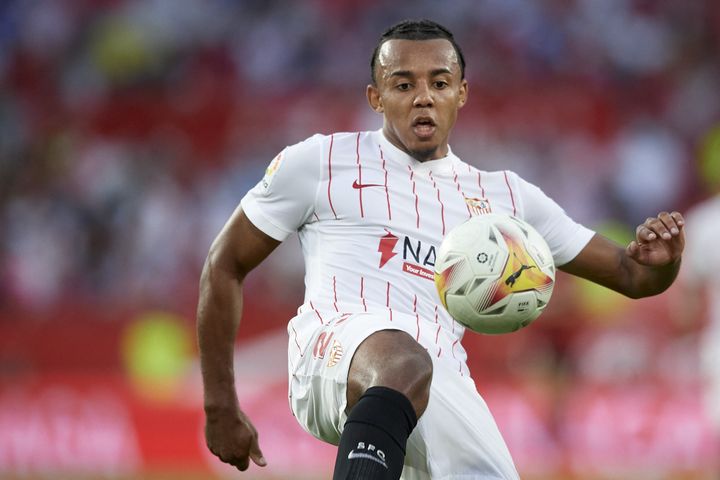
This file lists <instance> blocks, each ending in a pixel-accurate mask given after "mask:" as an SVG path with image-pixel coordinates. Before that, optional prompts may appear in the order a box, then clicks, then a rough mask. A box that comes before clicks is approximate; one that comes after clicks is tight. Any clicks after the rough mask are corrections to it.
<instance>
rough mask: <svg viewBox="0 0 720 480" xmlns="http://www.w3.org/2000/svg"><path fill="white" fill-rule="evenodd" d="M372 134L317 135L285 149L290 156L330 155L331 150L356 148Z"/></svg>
mask: <svg viewBox="0 0 720 480" xmlns="http://www.w3.org/2000/svg"><path fill="white" fill-rule="evenodd" d="M371 133H372V132H335V133H329V134H323V133H316V134H315V135H313V136H311V137H308V138H306V139H305V140H303V141H301V142H298V143H296V144H293V145H289V146H288V147H286V148H285V151H286V152H287V154H289V155H303V156H309V155H318V154H328V152H329V151H330V149H333V150H336V149H340V148H342V147H345V146H352V147H353V148H354V146H355V145H356V143H357V142H358V141H362V140H363V139H365V138H368V137H370V134H371Z"/></svg>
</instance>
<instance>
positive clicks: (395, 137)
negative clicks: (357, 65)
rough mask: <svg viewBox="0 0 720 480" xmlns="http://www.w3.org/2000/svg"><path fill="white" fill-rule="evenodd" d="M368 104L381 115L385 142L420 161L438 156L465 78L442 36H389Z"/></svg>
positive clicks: (463, 97) (464, 91) (462, 97)
mask: <svg viewBox="0 0 720 480" xmlns="http://www.w3.org/2000/svg"><path fill="white" fill-rule="evenodd" d="M375 68H376V70H375V79H376V85H368V88H367V96H368V102H369V103H370V106H371V107H372V109H373V110H375V111H376V112H379V113H382V114H383V116H384V124H383V131H384V133H385V136H386V137H387V138H388V140H390V142H391V143H392V144H393V145H395V146H397V147H398V148H400V149H401V150H403V151H405V152H407V153H408V154H410V155H411V156H413V157H414V158H416V159H417V160H420V161H425V160H434V159H438V158H442V157H444V156H445V155H447V152H448V147H447V144H448V137H449V135H450V130H451V129H452V127H453V125H455V119H456V118H457V112H458V109H460V108H461V107H462V106H463V105H464V104H465V101H466V99H467V82H466V81H465V80H463V79H462V78H461V77H462V76H461V73H460V64H459V61H458V57H457V54H456V53H455V49H454V48H453V46H452V44H451V43H450V42H449V41H448V40H445V39H433V40H388V41H387V42H385V43H384V44H383V45H382V46H381V47H380V51H379V53H378V58H377V64H376V67H375Z"/></svg>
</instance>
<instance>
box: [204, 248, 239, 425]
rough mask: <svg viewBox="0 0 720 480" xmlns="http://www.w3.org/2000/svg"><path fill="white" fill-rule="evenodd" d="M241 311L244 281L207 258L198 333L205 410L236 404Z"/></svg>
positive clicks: (209, 410)
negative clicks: (238, 331) (236, 358)
mask: <svg viewBox="0 0 720 480" xmlns="http://www.w3.org/2000/svg"><path fill="white" fill-rule="evenodd" d="M241 314H242V281H241V279H238V277H237V276H235V275H233V274H232V273H231V272H229V271H227V270H225V269H223V268H221V267H219V266H218V265H217V263H216V262H214V261H213V258H212V255H210V256H209V257H208V260H207V261H206V262H205V266H204V268H203V273H202V276H201V280H200V298H199V302H198V310H197V334H198V347H199V351H200V367H201V372H202V379H203V389H204V398H205V410H206V411H207V412H208V413H209V412H211V411H212V410H214V409H222V408H226V407H233V406H234V405H236V404H237V393H236V391H235V376H234V368H233V358H234V348H235V338H236V336H237V330H238V326H239V324H240V318H241Z"/></svg>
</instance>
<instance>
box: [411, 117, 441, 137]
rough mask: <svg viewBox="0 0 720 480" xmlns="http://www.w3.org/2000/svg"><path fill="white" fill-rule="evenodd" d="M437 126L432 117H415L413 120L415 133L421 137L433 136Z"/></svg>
mask: <svg viewBox="0 0 720 480" xmlns="http://www.w3.org/2000/svg"><path fill="white" fill-rule="evenodd" d="M435 128H436V125H435V121H434V120H433V119H432V118H431V117H424V116H423V117H415V118H414V119H413V121H412V129H413V133H415V135H416V136H417V137H418V138H420V139H428V138H430V137H432V136H433V134H434V133H435Z"/></svg>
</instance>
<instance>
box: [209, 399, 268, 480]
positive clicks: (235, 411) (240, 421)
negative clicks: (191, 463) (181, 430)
mask: <svg viewBox="0 0 720 480" xmlns="http://www.w3.org/2000/svg"><path fill="white" fill-rule="evenodd" d="M206 419H207V421H206V423H205V440H206V442H207V446H208V448H209V449H210V451H211V452H212V453H213V454H214V455H215V456H216V457H218V458H219V459H220V460H222V461H223V462H225V463H228V464H230V465H233V466H234V467H235V468H237V469H238V470H240V471H245V470H247V468H248V466H249V464H250V461H249V459H252V461H253V462H254V463H255V464H256V465H258V466H260V467H264V466H265V465H267V462H266V461H265V457H263V454H262V452H261V451H260V445H259V444H258V433H257V430H255V427H254V426H253V424H252V423H251V422H250V419H249V418H248V417H247V415H245V413H243V412H242V410H240V408H239V407H238V406H235V407H234V408H230V409H227V410H221V411H212V412H208V411H207V409H206Z"/></svg>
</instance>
